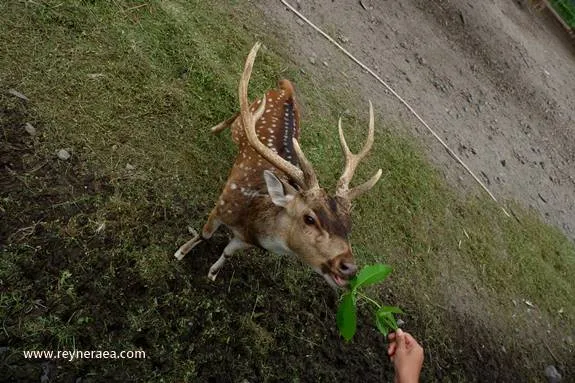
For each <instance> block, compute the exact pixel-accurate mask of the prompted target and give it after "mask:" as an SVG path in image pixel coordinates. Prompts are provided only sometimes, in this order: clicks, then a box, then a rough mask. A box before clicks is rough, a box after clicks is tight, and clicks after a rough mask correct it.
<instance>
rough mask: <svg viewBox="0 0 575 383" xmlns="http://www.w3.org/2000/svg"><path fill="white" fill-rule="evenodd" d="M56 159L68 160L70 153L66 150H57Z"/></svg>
mask: <svg viewBox="0 0 575 383" xmlns="http://www.w3.org/2000/svg"><path fill="white" fill-rule="evenodd" d="M58 158H59V159H61V160H62V161H66V160H69V159H70V152H69V151H67V150H66V149H60V150H58Z"/></svg>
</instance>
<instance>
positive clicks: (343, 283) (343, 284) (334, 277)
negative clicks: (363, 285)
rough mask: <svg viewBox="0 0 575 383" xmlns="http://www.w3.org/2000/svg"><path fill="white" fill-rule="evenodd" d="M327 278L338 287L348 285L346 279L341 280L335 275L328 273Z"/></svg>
mask: <svg viewBox="0 0 575 383" xmlns="http://www.w3.org/2000/svg"><path fill="white" fill-rule="evenodd" d="M329 276H330V277H331V279H333V281H334V282H335V284H336V285H338V286H339V287H345V286H347V284H348V281H347V279H343V278H342V277H340V276H339V275H337V274H333V273H330V274H329Z"/></svg>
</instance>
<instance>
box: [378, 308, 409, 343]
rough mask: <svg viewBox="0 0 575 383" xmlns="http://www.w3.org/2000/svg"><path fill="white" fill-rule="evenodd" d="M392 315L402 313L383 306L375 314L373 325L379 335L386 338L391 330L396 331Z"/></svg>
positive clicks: (396, 309)
mask: <svg viewBox="0 0 575 383" xmlns="http://www.w3.org/2000/svg"><path fill="white" fill-rule="evenodd" d="M394 313H398V314H399V313H402V311H401V310H400V309H399V308H397V307H393V306H383V307H381V308H379V309H378V310H377V312H376V313H375V324H376V326H377V329H378V330H379V332H380V333H382V334H383V335H384V336H387V334H389V332H390V331H391V330H397V328H398V326H397V322H396V321H395V316H394V315H393V314H394Z"/></svg>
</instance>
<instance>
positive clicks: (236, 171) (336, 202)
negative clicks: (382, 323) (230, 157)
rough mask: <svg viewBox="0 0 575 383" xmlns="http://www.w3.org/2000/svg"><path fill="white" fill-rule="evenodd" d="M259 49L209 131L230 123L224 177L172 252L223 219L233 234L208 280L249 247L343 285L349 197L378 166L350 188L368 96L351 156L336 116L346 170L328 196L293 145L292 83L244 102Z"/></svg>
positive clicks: (205, 235) (347, 272)
mask: <svg viewBox="0 0 575 383" xmlns="http://www.w3.org/2000/svg"><path fill="white" fill-rule="evenodd" d="M259 47H260V43H256V44H255V45H254V47H253V48H252V50H251V52H250V54H249V55H248V58H247V60H246V63H245V67H244V71H243V75H242V77H241V80H240V85H239V100H240V112H239V113H236V114H235V115H234V116H232V117H231V118H229V119H227V120H225V121H223V122H221V123H220V124H218V125H216V126H214V127H213V128H212V129H211V130H212V132H213V133H220V132H221V131H223V130H225V129H227V128H231V131H232V139H233V141H234V142H235V143H236V144H237V146H238V148H239V152H238V155H237V157H236V160H235V162H234V165H233V167H232V170H231V173H230V175H229V178H228V180H227V182H226V185H225V186H224V189H223V191H222V193H221V195H220V197H219V199H218V201H217V203H216V206H215V207H214V208H213V210H212V212H211V213H210V215H209V217H208V220H207V222H206V224H205V225H204V227H203V229H202V232H201V233H200V234H196V235H195V237H194V238H192V239H191V240H189V241H188V242H186V243H185V244H184V245H182V246H181V247H180V248H179V249H178V251H176V253H175V254H174V256H175V257H176V258H177V259H178V260H181V259H182V258H183V257H184V256H185V255H186V254H187V253H188V252H189V251H190V250H191V249H193V248H194V247H195V246H197V245H198V244H199V243H201V242H202V241H203V240H207V239H209V238H210V237H211V236H212V234H213V233H214V232H215V231H216V230H217V229H218V227H219V226H220V225H222V224H224V225H225V226H227V227H228V228H229V229H230V230H231V231H232V233H233V238H232V240H231V241H230V242H229V243H228V245H227V246H226V247H225V249H224V251H223V253H222V255H221V256H220V258H219V259H218V260H217V261H216V262H215V263H214V264H213V265H212V266H211V268H210V270H209V273H208V277H209V278H210V279H212V280H214V279H215V278H216V275H217V274H218V271H219V270H220V269H221V268H222V266H223V265H224V263H225V261H226V257H228V256H230V255H232V254H233V253H234V252H236V251H238V250H241V249H246V248H249V247H252V246H255V247H260V248H264V249H266V250H268V251H270V252H273V253H278V254H287V255H295V256H298V257H299V258H301V259H302V260H303V261H304V262H305V263H307V264H309V265H310V266H311V267H312V268H313V270H315V271H316V272H317V273H319V274H321V275H322V276H323V277H324V278H325V280H326V281H327V282H328V283H329V284H330V285H331V286H332V287H334V288H337V286H340V287H341V286H345V285H346V284H347V283H348V280H349V278H351V277H353V276H354V275H355V274H356V272H357V266H356V265H355V262H354V259H353V254H352V250H351V245H350V243H349V240H348V235H349V233H350V229H351V219H350V208H351V202H352V200H353V199H354V198H357V197H359V196H360V195H361V194H363V193H365V192H366V191H368V190H370V189H371V188H372V187H373V186H374V185H375V184H376V182H377V181H378V180H379V178H380V177H381V169H379V170H378V171H377V173H376V174H374V175H373V176H372V177H371V179H369V180H368V181H366V182H365V183H363V184H361V185H359V186H357V187H353V188H350V187H349V183H350V181H351V179H352V177H353V174H354V172H355V169H356V167H357V165H358V164H359V162H360V161H361V160H362V159H363V158H364V157H365V156H366V155H367V153H368V152H369V151H370V149H371V146H372V144H373V140H374V117H373V107H372V105H371V102H370V103H369V133H368V138H367V141H366V143H365V144H364V146H363V148H362V149H361V151H360V152H359V153H358V154H353V153H352V152H351V151H350V150H349V148H348V145H347V143H346V140H345V137H344V135H343V131H342V126H341V118H340V120H339V139H340V143H341V147H342V150H343V154H344V156H345V168H344V171H343V174H342V176H341V178H340V179H339V181H338V183H337V191H336V193H335V196H333V197H332V196H329V195H328V194H327V193H326V191H325V190H324V189H322V188H321V187H320V186H319V184H318V180H317V177H316V174H315V171H314V169H313V167H312V165H311V163H310V162H309V161H308V160H307V158H306V157H305V155H304V153H303V152H302V150H301V148H300V146H299V144H298V138H299V136H300V114H299V109H298V104H297V102H296V99H295V94H294V88H293V86H292V84H291V83H290V82H289V81H288V80H281V81H279V89H273V90H270V91H268V92H267V93H266V94H265V95H264V96H263V97H262V98H261V99H258V100H256V101H255V102H254V103H252V104H251V105H250V104H249V102H248V95H247V89H248V83H249V80H250V76H251V72H252V67H253V64H254V60H255V57H256V54H257V51H258V49H259Z"/></svg>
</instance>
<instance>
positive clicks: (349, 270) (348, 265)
mask: <svg viewBox="0 0 575 383" xmlns="http://www.w3.org/2000/svg"><path fill="white" fill-rule="evenodd" d="M337 269H338V271H339V272H340V273H341V275H345V276H346V277H349V278H351V277H353V276H355V274H356V273H357V266H356V265H355V263H352V262H340V264H339V265H338V267H337Z"/></svg>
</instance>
